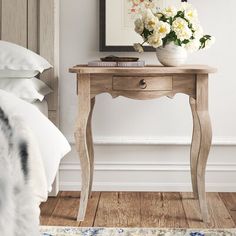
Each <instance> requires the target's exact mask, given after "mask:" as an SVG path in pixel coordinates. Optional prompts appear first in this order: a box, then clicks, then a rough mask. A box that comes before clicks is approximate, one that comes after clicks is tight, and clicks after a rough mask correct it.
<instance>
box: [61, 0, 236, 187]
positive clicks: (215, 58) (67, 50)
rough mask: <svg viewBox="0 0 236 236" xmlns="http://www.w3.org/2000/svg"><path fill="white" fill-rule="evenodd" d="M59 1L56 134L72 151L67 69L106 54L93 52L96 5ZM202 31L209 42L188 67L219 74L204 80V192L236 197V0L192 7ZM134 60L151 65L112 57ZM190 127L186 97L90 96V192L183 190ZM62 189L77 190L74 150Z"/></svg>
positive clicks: (73, 103)
mask: <svg viewBox="0 0 236 236" xmlns="http://www.w3.org/2000/svg"><path fill="white" fill-rule="evenodd" d="M60 1H61V23H60V27H61V37H60V40H61V48H60V50H61V51H60V54H61V57H60V58H61V69H60V73H61V76H60V104H61V111H60V112H61V118H60V119H61V129H62V131H63V133H64V134H65V135H66V137H67V138H68V139H69V140H70V142H71V143H72V144H73V142H74V141H73V124H74V122H75V115H76V112H77V97H76V95H75V82H76V81H75V75H72V74H69V73H68V68H69V67H71V66H73V65H76V64H81V63H87V61H89V60H93V59H98V58H100V57H102V56H105V55H108V54H112V53H100V52H99V1H98V0H86V1H82V0H70V1H68V0H60ZM191 2H192V3H194V5H195V6H196V7H197V8H198V10H199V15H200V19H201V21H202V25H203V26H204V29H205V31H206V32H207V33H209V34H212V35H214V36H215V37H216V39H217V41H216V44H215V45H214V46H213V47H212V48H211V49H210V50H208V51H204V52H199V53H197V54H194V55H191V56H190V57H189V60H188V63H190V64H191V63H192V64H193V63H195V64H209V65H211V66H215V67H217V68H218V70H219V71H218V73H217V74H214V75H212V76H211V78H210V113H211V117H212V125H213V134H214V137H213V142H214V145H213V148H212V151H211V154H210V159H209V168H208V172H207V186H208V190H210V191H236V181H235V179H236V160H235V158H236V122H235V121H236V106H235V101H236V93H235V89H236V78H235V68H236V60H235V53H236V44H235V37H236V25H235V24H234V23H236V14H235V10H234V9H235V8H236V1H235V0H227V2H226V1H222V0H217V1H216V0H207V1H203V0H200V1H199V0H192V1H191ZM116 55H124V56H127V55H130V56H139V57H141V58H142V59H145V60H146V62H147V63H149V64H150V63H151V64H156V63H157V59H156V57H155V54H154V53H144V54H142V55H137V54H136V53H116ZM191 123H192V120H191V113H190V108H189V105H188V98H187V96H184V95H177V96H176V97H175V99H174V100H170V99H167V98H161V99H159V100H152V101H134V100H128V99H126V98H122V97H120V98H117V99H115V100H113V99H112V98H111V97H110V96H109V95H107V94H103V95H99V96H98V97H97V102H96V107H95V111H94V119H93V130H94V136H95V142H96V145H95V159H96V163H97V165H96V173H95V189H96V190H181V191H183V190H190V174H189V171H188V170H189V167H188V166H189V143H190V137H191V130H192V124H191ZM60 180H61V181H60V186H61V189H64V190H65V189H66V190H74V189H78V187H79V186H80V175H79V162H78V157H77V155H76V153H75V151H74V150H73V152H71V153H70V154H69V155H68V156H67V157H66V158H65V159H64V160H63V162H62V164H61V169H60Z"/></svg>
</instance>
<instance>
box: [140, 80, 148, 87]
mask: <svg viewBox="0 0 236 236" xmlns="http://www.w3.org/2000/svg"><path fill="white" fill-rule="evenodd" d="M139 87H140V88H141V89H146V88H147V83H146V80H145V79H142V80H140V82H139Z"/></svg>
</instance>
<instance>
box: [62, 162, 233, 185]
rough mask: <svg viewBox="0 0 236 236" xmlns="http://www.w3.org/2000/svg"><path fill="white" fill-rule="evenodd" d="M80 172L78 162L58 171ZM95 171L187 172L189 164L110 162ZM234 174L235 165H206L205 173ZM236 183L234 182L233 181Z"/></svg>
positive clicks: (98, 166) (97, 165)
mask: <svg viewBox="0 0 236 236" xmlns="http://www.w3.org/2000/svg"><path fill="white" fill-rule="evenodd" d="M71 170H73V171H75V170H77V171H80V170H81V167H80V164H79V163H78V162H68V163H62V164H61V165H60V171H71ZM94 170H95V171H184V172H186V171H187V172H189V171H190V166H189V163H173V162H172V163H152V162H151V163H145V162H140V163H137V162H132V163H127V162H124V163H122V162H112V163H105V162H104V163H103V162H100V163H95V166H94ZM229 171H230V172H231V171H232V172H233V171H235V172H236V163H230V164H226V163H213V164H208V165H207V172H229ZM235 183H236V181H235Z"/></svg>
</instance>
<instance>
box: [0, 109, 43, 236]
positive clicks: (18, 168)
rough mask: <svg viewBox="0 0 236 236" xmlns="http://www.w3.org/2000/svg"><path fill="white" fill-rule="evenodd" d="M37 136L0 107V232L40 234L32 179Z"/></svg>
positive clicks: (15, 235)
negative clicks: (34, 136)
mask: <svg viewBox="0 0 236 236" xmlns="http://www.w3.org/2000/svg"><path fill="white" fill-rule="evenodd" d="M33 140H34V138H33V136H32V134H31V132H30V131H29V129H28V128H27V126H26V125H25V124H24V122H23V121H22V120H20V119H18V118H16V117H9V116H8V115H7V114H5V113H4V111H3V110H2V108H1V107H0V235H1V236H39V205H38V203H37V202H36V200H35V197H34V194H33V191H32V183H31V168H30V166H31V162H32V158H33V155H34V148H35V145H34V141H33Z"/></svg>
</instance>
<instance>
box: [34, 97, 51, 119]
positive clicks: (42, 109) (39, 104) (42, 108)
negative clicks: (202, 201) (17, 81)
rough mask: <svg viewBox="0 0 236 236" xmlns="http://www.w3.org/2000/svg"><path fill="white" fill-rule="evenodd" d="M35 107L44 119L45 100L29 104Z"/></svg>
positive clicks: (46, 106)
mask: <svg viewBox="0 0 236 236" xmlns="http://www.w3.org/2000/svg"><path fill="white" fill-rule="evenodd" d="M31 104H32V105H34V106H35V107H37V108H38V109H39V110H40V111H41V112H42V113H43V114H44V115H45V116H46V117H48V103H47V101H46V100H43V101H42V102H41V101H36V102H33V103H31Z"/></svg>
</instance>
